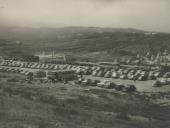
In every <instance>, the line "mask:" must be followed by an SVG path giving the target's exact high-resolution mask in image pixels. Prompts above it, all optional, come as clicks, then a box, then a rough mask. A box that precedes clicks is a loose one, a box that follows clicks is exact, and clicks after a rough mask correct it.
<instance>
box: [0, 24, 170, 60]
mask: <svg viewBox="0 0 170 128" xmlns="http://www.w3.org/2000/svg"><path fill="white" fill-rule="evenodd" d="M0 39H4V40H10V41H11V44H12V42H13V44H14V42H15V41H21V43H22V44H20V47H19V48H18V49H17V51H18V50H23V49H24V51H25V50H27V51H29V52H32V53H37V52H42V51H47V52H48V51H52V50H54V51H56V52H73V53H77V52H78V53H79V54H80V55H81V56H82V55H83V56H85V55H86V54H87V56H86V57H88V54H89V53H90V54H92V55H94V54H95V55H96V52H97V54H98V56H106V55H109V56H113V55H114V56H125V55H126V56H132V55H135V54H136V53H137V52H139V51H141V50H145V51H147V50H150V49H152V50H161V49H165V48H166V49H168V50H170V34H168V33H153V32H146V31H141V30H136V29H118V28H117V29H113V28H95V27H66V28H3V29H1V30H0ZM4 40H1V42H3V41H4ZM3 43H4V42H3ZM3 43H2V44H3ZM5 43H6V42H5ZM11 44H10V45H11ZM13 44H12V45H11V46H9V47H12V48H13V47H14V46H13ZM1 46H2V45H1ZM2 47H3V46H2ZM4 47H5V46H4ZM13 49H15V50H16V47H14V48H13ZM25 52H26V51H25ZM103 53H104V54H103Z"/></svg>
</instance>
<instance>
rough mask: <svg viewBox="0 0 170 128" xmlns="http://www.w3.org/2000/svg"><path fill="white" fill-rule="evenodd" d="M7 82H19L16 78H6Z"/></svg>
mask: <svg viewBox="0 0 170 128" xmlns="http://www.w3.org/2000/svg"><path fill="white" fill-rule="evenodd" d="M7 81H8V82H19V80H18V79H17V78H8V79H7Z"/></svg>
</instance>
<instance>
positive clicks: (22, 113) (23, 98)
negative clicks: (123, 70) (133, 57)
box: [0, 73, 170, 128]
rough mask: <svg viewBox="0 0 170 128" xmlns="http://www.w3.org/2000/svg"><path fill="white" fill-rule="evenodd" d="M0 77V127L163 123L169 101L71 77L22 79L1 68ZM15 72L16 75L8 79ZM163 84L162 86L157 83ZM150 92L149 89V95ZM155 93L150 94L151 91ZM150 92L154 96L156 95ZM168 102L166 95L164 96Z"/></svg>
mask: <svg viewBox="0 0 170 128" xmlns="http://www.w3.org/2000/svg"><path fill="white" fill-rule="evenodd" d="M0 76H3V77H1V78H0V95H1V96H0V107H1V109H0V113H1V116H0V127H1V128H9V127H10V128H113V127H115V128H118V127H119V128H160V127H162V128H168V127H169V126H170V122H169V118H170V109H169V106H161V105H160V104H158V103H157V102H154V101H156V100H158V99H160V100H163V99H165V98H167V99H168V98H169V93H170V92H169V91H166V92H162V93H161V94H159V93H147V95H145V94H143V93H139V92H134V93H129V94H126V93H121V92H118V91H114V90H108V89H101V88H99V87H90V86H85V87H84V86H81V85H75V84H74V82H69V83H68V84H63V83H55V84H51V83H46V84H44V83H40V82H38V81H34V82H33V84H28V83H25V82H23V81H22V80H21V79H25V78H24V76H21V75H19V76H18V75H16V74H9V73H3V75H2V74H0ZM13 77H15V78H16V79H18V80H19V81H17V82H8V81H7V79H9V78H13ZM161 88H162V87H161ZM149 94H150V95H149ZM153 94H155V95H153ZM155 96H157V98H156V99H155ZM168 102H169V101H168Z"/></svg>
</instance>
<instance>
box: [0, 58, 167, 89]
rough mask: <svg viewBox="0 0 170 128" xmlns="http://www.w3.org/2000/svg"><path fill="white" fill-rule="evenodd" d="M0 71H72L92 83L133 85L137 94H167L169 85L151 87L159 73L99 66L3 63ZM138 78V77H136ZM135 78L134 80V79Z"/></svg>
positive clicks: (159, 75)
mask: <svg viewBox="0 0 170 128" xmlns="http://www.w3.org/2000/svg"><path fill="white" fill-rule="evenodd" d="M0 70H1V71H5V72H9V73H18V74H22V75H28V74H29V73H30V72H36V71H45V72H47V71H58V70H73V71H75V72H76V74H77V75H82V76H83V79H90V80H92V81H95V80H98V81H106V80H108V81H110V82H112V83H115V84H117V85H134V86H135V87H136V90H137V91H138V92H168V91H170V86H169V84H166V85H165V86H161V87H153V84H154V83H155V81H156V80H158V79H161V77H162V76H163V75H164V74H162V73H161V72H160V71H158V70H156V71H148V70H144V69H135V68H118V69H114V68H101V67H99V66H80V65H68V64H41V63H35V62H19V61H5V62H2V63H1V64H0ZM136 76H138V77H136ZM134 78H136V79H134Z"/></svg>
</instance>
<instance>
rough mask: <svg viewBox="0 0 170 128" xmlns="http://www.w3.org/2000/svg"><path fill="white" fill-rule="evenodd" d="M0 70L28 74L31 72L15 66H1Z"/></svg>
mask: <svg viewBox="0 0 170 128" xmlns="http://www.w3.org/2000/svg"><path fill="white" fill-rule="evenodd" d="M0 72H11V73H18V74H22V75H28V74H29V73H30V71H29V70H27V69H21V68H15V67H1V68H0Z"/></svg>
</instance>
